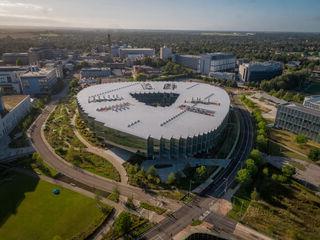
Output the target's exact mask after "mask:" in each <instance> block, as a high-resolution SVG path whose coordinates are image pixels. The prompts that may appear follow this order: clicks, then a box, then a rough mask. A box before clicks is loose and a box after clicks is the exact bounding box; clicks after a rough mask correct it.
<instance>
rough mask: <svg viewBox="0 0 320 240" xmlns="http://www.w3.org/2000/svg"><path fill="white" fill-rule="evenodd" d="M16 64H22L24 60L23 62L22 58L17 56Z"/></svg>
mask: <svg viewBox="0 0 320 240" xmlns="http://www.w3.org/2000/svg"><path fill="white" fill-rule="evenodd" d="M16 65H17V66H22V65H23V62H22V60H21V59H20V58H17V60H16Z"/></svg>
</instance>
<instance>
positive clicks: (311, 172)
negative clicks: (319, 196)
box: [266, 156, 320, 191]
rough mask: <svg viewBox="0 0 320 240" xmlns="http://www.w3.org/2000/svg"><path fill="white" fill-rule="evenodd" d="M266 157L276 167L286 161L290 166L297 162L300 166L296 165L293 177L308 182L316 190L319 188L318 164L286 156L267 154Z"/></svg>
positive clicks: (319, 169)
mask: <svg viewBox="0 0 320 240" xmlns="http://www.w3.org/2000/svg"><path fill="white" fill-rule="evenodd" d="M266 159H267V161H268V162H269V163H270V164H271V165H273V166H275V167H276V168H281V167H282V166H283V165H284V164H288V163H289V164H291V165H292V166H297V164H299V165H300V166H302V167H300V168H299V167H296V174H295V175H294V177H295V178H296V179H298V180H300V181H301V182H302V183H306V184H309V185H311V186H313V187H315V188H317V189H318V191H319V190H320V167H319V166H318V165H316V164H314V163H310V162H306V161H303V160H299V159H294V158H287V157H277V156H267V157H266Z"/></svg>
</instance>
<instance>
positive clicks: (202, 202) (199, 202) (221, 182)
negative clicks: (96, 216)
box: [30, 90, 253, 239]
mask: <svg viewBox="0 0 320 240" xmlns="http://www.w3.org/2000/svg"><path fill="white" fill-rule="evenodd" d="M66 92H67V90H66V91H64V92H63V93H62V94H60V95H59V96H57V97H56V98H55V99H54V101H53V102H52V103H51V104H49V105H48V106H47V108H46V109H45V110H44V111H43V113H42V114H41V115H40V116H39V118H38V119H37V120H36V121H35V123H34V126H33V128H32V131H31V132H30V136H31V139H32V142H33V145H34V147H35V149H36V150H37V151H38V152H39V154H40V155H41V156H42V158H43V159H44V161H45V162H46V163H48V164H49V165H50V166H52V167H53V168H55V169H56V170H57V171H59V172H61V173H62V174H64V175H66V176H68V177H70V178H73V179H75V180H77V181H79V182H81V183H83V184H86V185H88V186H91V187H94V188H97V189H101V190H104V191H108V192H110V191H112V189H113V188H114V187H117V188H118V189H119V191H120V193H121V194H122V195H125V196H132V197H133V198H136V199H139V200H143V201H147V200H154V197H153V196H151V195H149V194H147V193H145V192H144V191H142V190H141V189H139V188H136V187H133V186H129V185H125V184H121V183H117V182H114V181H111V180H108V179H104V178H101V177H98V176H95V175H91V174H88V173H86V172H84V171H81V169H79V168H76V167H72V166H70V165H69V164H67V163H66V162H65V161H63V160H62V159H61V158H60V157H59V156H57V155H56V154H55V153H53V152H52V150H51V149H50V147H49V146H48V145H47V144H46V143H45V142H44V140H43V139H42V137H41V127H42V125H43V124H44V122H45V121H46V119H47V117H48V116H49V114H50V112H51V111H52V110H53V108H54V107H55V102H56V101H57V100H58V99H60V98H61V97H63V96H64V95H65V94H66ZM236 111H237V112H238V113H239V116H240V126H241V131H240V139H239V142H238V145H237V147H236V151H235V152H234V154H233V156H232V158H231V161H230V164H229V165H228V166H227V168H226V169H225V170H224V171H223V172H221V173H220V174H219V175H218V176H216V177H215V179H214V181H213V184H211V185H210V186H209V187H208V188H207V189H206V190H205V191H204V192H203V193H204V196H202V197H201V196H197V197H195V199H194V200H193V201H192V202H191V203H190V204H188V205H184V206H183V207H181V208H179V209H178V210H177V211H176V212H174V213H172V214H171V216H169V217H167V218H165V219H164V220H163V221H161V222H160V223H159V224H158V225H156V226H155V227H154V228H152V229H151V230H149V231H148V232H147V233H146V234H144V235H143V236H142V239H170V238H171V236H174V235H175V234H177V233H178V232H180V231H181V230H182V229H184V228H185V227H186V226H187V225H189V224H190V223H191V222H192V219H198V218H199V217H200V216H202V217H203V219H205V220H206V221H209V222H211V223H213V224H214V226H216V227H217V228H218V229H223V231H225V232H227V233H233V231H234V229H235V227H236V225H237V222H235V221H233V220H230V219H228V218H226V217H222V216H219V215H217V214H214V213H212V212H210V211H209V207H210V204H212V203H213V202H214V201H216V200H217V197H221V196H222V195H223V193H224V192H225V191H226V190H227V188H229V187H230V185H231V184H232V182H233V181H234V179H235V176H236V173H237V170H238V169H239V168H240V167H241V166H242V164H243V162H244V160H245V159H246V157H247V155H248V154H249V152H250V150H251V147H252V144H253V135H252V134H253V129H252V128H253V127H252V122H251V118H250V114H249V113H248V112H247V111H246V110H244V109H241V108H237V109H236Z"/></svg>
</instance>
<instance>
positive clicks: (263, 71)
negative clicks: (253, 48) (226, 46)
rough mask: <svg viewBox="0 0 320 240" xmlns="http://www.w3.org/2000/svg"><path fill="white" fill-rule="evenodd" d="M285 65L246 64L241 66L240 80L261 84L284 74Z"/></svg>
mask: <svg viewBox="0 0 320 240" xmlns="http://www.w3.org/2000/svg"><path fill="white" fill-rule="evenodd" d="M282 71H283V64H282V63H280V62H275V61H268V62H252V63H244V64H241V65H240V66H239V75H240V79H241V80H242V81H244V82H260V81H262V80H269V79H272V78H274V77H276V76H279V75H281V74H282Z"/></svg>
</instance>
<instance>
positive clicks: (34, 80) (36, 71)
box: [20, 67, 57, 96]
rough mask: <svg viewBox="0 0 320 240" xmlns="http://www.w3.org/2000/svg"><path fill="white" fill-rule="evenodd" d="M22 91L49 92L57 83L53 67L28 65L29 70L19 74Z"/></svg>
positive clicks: (37, 93) (41, 93)
mask: <svg viewBox="0 0 320 240" xmlns="http://www.w3.org/2000/svg"><path fill="white" fill-rule="evenodd" d="M20 80H21V86H22V92H23V94H26V95H32V96H37V95H43V94H50V93H51V92H52V90H53V88H54V86H55V84H56V83H57V75H56V70H55V68H51V69H46V68H41V69H40V68H38V67H30V70H29V71H27V72H26V73H24V74H22V75H21V76H20Z"/></svg>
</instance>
